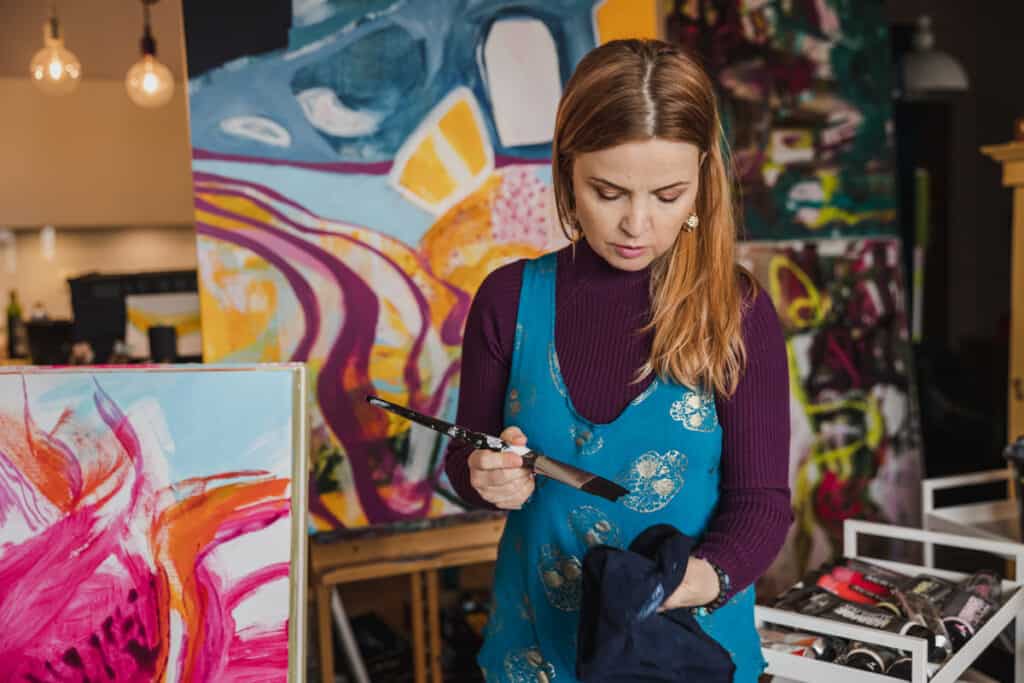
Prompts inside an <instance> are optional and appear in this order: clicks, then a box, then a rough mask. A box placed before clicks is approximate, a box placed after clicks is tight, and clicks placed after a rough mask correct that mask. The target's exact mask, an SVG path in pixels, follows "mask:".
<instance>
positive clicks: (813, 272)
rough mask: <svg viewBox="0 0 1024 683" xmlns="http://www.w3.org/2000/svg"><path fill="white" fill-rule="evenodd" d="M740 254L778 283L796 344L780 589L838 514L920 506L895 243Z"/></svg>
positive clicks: (912, 514) (779, 302)
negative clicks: (791, 519) (787, 526)
mask: <svg viewBox="0 0 1024 683" xmlns="http://www.w3.org/2000/svg"><path fill="white" fill-rule="evenodd" d="M740 260H741V262H742V263H743V264H744V265H745V266H747V267H748V268H749V269H750V270H751V271H752V272H753V273H754V275H755V276H756V277H757V279H758V282H760V283H761V284H762V285H763V286H764V287H765V288H766V289H767V290H768V292H769V293H770V294H771V297H772V300H773V301H774V302H775V307H776V311H777V312H778V314H779V318H780V320H781V321H782V325H783V330H784V332H785V336H786V349H787V352H788V354H789V372H790V397H791V406H792V408H791V424H792V442H791V459H790V483H791V485H792V490H793V509H794V512H795V516H796V522H795V523H794V525H793V528H792V529H791V531H790V543H789V545H788V546H787V547H788V548H789V549H790V551H791V552H784V553H782V554H781V555H780V556H779V558H778V560H777V562H776V566H775V567H774V568H773V571H772V572H770V576H769V579H770V580H771V581H773V582H777V584H773V585H775V586H776V587H777V588H778V589H781V588H782V587H784V586H783V584H785V585H789V584H791V583H792V582H793V581H795V580H796V579H797V578H798V577H799V575H800V574H802V573H803V571H804V570H805V569H806V568H808V567H809V566H817V565H818V564H820V563H821V562H822V561H824V560H826V559H828V558H831V557H832V556H833V555H834V554H835V553H838V552H840V551H841V549H842V524H843V520H845V519H848V518H857V519H872V520H876V521H883V522H891V523H894V524H911V525H912V524H914V523H916V522H917V520H918V518H919V516H920V496H919V491H920V479H921V459H920V456H921V453H920V426H919V423H918V415H917V409H916V402H915V398H914V391H913V389H912V387H913V374H912V368H911V349H910V341H909V338H908V331H907V320H906V307H905V302H904V299H903V292H904V287H903V283H902V277H901V274H900V267H899V242H898V241H897V240H895V239H871V240H817V241H791V242H785V241H784V242H776V243H767V242H756V243H755V242H747V243H744V244H742V245H741V246H740ZM775 592H777V591H775Z"/></svg>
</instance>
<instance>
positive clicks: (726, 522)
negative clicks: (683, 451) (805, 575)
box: [694, 290, 793, 595]
mask: <svg viewBox="0 0 1024 683" xmlns="http://www.w3.org/2000/svg"><path fill="white" fill-rule="evenodd" d="M743 341H744V343H745V344H746V350H747V366H746V369H745V371H744V373H743V376H742V378H741V380H740V382H739V386H738V387H737V389H736V393H735V394H734V395H733V397H732V398H731V399H729V400H723V399H719V400H718V401H717V402H716V408H717V410H718V419H719V422H720V423H721V425H722V464H721V483H720V496H719V501H718V507H717V509H716V510H715V512H714V514H713V516H712V518H711V520H710V522H709V524H708V527H707V529H706V531H705V533H704V536H703V537H702V538H701V540H700V543H699V545H698V546H697V548H696V549H695V551H694V554H695V555H697V556H699V557H703V558H705V559H707V560H708V561H709V562H712V563H713V564H716V565H718V566H719V567H721V568H722V569H723V570H724V571H725V572H726V573H727V574H728V575H729V586H730V590H729V595H732V594H734V593H736V592H737V591H740V590H742V589H743V588H745V587H747V586H749V585H750V584H751V583H753V582H754V581H755V580H756V579H757V578H758V577H759V576H761V575H762V574H763V573H764V572H765V570H767V569H768V566H769V565H770V564H771V563H772V561H773V560H774V559H775V556H776V555H777V554H778V552H779V549H780V548H781V547H782V545H783V542H784V541H785V538H786V532H787V531H788V530H789V526H790V524H791V523H792V521H793V512H792V507H791V504H790V495H789V431H790V426H789V373H788V365H787V359H786V346H785V340H784V338H783V335H782V328H781V325H780V324H779V319H778V316H777V315H776V313H775V308H774V307H773V306H772V302H771V299H770V298H769V297H768V295H767V294H766V293H765V292H764V291H763V290H762V291H759V292H758V294H757V296H756V298H755V299H754V302H753V305H752V306H751V308H750V310H748V311H747V312H746V314H745V315H744V319H743Z"/></svg>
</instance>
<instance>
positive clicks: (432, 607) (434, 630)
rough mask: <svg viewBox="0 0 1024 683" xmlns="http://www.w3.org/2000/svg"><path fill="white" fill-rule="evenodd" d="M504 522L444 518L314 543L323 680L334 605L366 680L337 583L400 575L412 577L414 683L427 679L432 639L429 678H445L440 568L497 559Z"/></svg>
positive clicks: (328, 682)
mask: <svg viewBox="0 0 1024 683" xmlns="http://www.w3.org/2000/svg"><path fill="white" fill-rule="evenodd" d="M504 527H505V520H504V518H503V517H497V518H490V519H485V520H483V521H467V522H446V523H445V525H443V526H440V527H437V528H430V529H424V530H422V531H411V532H402V533H386V532H384V533H383V535H380V536H371V537H365V538H355V539H351V540H342V541H339V542H335V543H330V544H317V543H311V544H310V556H311V557H310V569H311V581H312V584H313V591H314V594H315V596H316V607H317V631H318V633H319V638H320V640H319V642H320V676H321V680H322V681H323V683H334V650H333V642H332V634H331V614H332V607H333V611H334V612H335V618H336V619H337V620H338V625H339V627H340V628H341V631H342V640H343V641H344V642H345V648H346V651H347V652H348V655H349V658H350V660H352V662H353V668H354V669H355V671H356V676H357V678H362V679H364V680H368V679H366V672H365V668H364V667H363V664H362V658H361V657H360V656H359V652H358V649H357V648H356V647H355V639H354V638H353V637H352V634H351V631H350V629H349V627H348V622H347V619H346V616H345V614H344V608H343V606H342V604H341V600H340V598H339V597H338V595H337V592H336V590H335V589H336V587H337V586H339V585H341V584H343V583H350V582H353V581H365V580H368V579H380V578H386V577H390V576H401V575H408V576H409V593H410V606H411V613H412V638H413V672H414V675H415V678H414V680H415V681H416V683H426V681H427V680H428V678H427V671H428V664H427V640H428V639H429V641H430V647H429V651H430V663H429V671H430V680H432V681H433V682H434V683H442V680H443V678H442V675H441V609H440V600H439V581H438V571H439V570H441V569H446V568H448V567H461V566H465V565H470V564H477V563H481V562H493V561H494V560H495V558H497V556H498V541H499V540H500V539H501V532H502V530H503V529H504ZM424 582H426V597H427V618H426V619H424V616H423V610H422V609H421V608H420V606H421V605H422V603H423V592H424ZM360 672H361V673H360ZM360 683H363V681H360Z"/></svg>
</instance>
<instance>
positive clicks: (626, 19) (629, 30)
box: [594, 0, 661, 45]
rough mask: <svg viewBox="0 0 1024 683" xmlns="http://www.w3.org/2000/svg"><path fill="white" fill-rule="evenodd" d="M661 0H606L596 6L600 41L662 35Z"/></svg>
mask: <svg viewBox="0 0 1024 683" xmlns="http://www.w3.org/2000/svg"><path fill="white" fill-rule="evenodd" d="M660 5H661V3H660V2H659V0H604V2H602V3H601V4H600V5H598V6H597V7H596V8H594V29H595V31H596V32H597V35H596V36H595V38H596V39H597V44H598V45H602V44H604V43H607V42H609V41H611V40H619V39H622V38H660V37H661V13H660V12H659V11H658V8H659V7H660Z"/></svg>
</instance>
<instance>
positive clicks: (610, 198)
mask: <svg viewBox="0 0 1024 683" xmlns="http://www.w3.org/2000/svg"><path fill="white" fill-rule="evenodd" d="M597 196H598V197H600V198H601V199H603V200H605V201H606V202H610V201H614V200H616V199H618V198H619V197H621V196H622V195H621V194H620V193H616V192H612V193H608V192H602V191H601V190H598V191H597Z"/></svg>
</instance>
